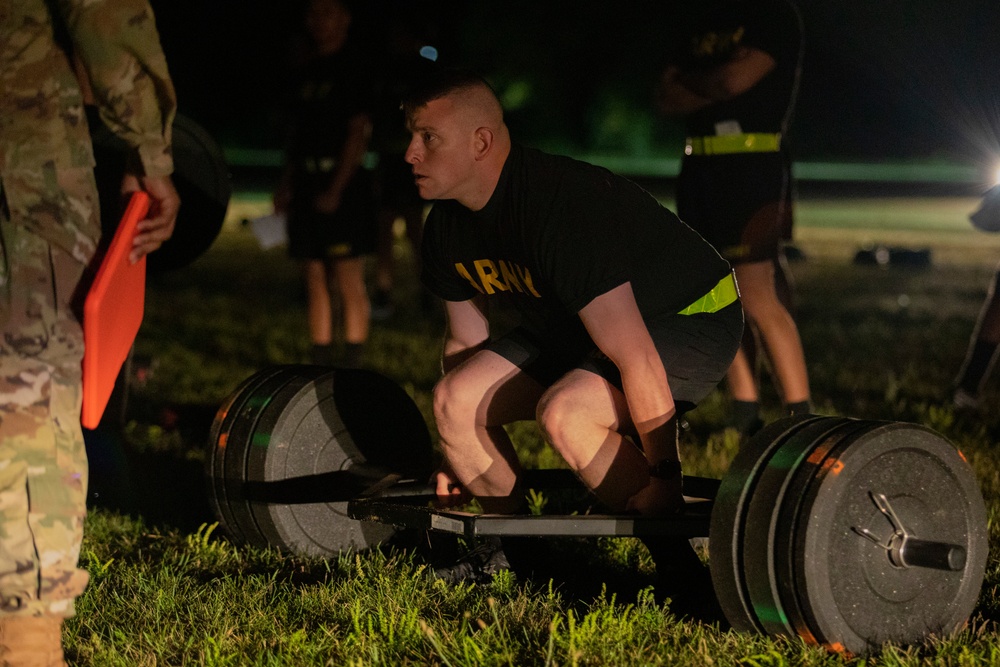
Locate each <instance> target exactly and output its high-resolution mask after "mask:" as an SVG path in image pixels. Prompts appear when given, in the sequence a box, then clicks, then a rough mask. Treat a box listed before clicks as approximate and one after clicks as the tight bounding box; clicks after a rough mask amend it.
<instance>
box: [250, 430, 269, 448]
mask: <svg viewBox="0 0 1000 667" xmlns="http://www.w3.org/2000/svg"><path fill="white" fill-rule="evenodd" d="M250 444H251V445H253V446H254V447H267V446H268V445H270V444H271V434H270V433H261V432H260V431H257V432H256V433H254V434H253V437H252V438H251V439H250Z"/></svg>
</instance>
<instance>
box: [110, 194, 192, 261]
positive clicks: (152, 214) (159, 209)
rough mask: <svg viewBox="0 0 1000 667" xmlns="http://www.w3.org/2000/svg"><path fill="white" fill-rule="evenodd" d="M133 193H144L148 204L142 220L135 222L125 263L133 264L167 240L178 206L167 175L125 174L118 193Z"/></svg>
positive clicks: (175, 220) (174, 222) (178, 199)
mask: <svg viewBox="0 0 1000 667" xmlns="http://www.w3.org/2000/svg"><path fill="white" fill-rule="evenodd" d="M137 190H145V191H146V193H147V194H148V195H149V199H150V203H149V213H147V214H146V219H145V220H141V221H140V222H139V224H138V226H137V228H136V234H135V239H134V240H133V241H132V252H131V253H130V254H129V261H130V262H132V263H133V264H135V263H136V262H138V261H139V259H140V258H142V257H143V256H145V255H148V254H149V253H151V252H153V251H154V250H156V249H157V248H159V247H160V246H161V245H162V244H163V242H164V241H166V240H167V239H169V238H170V236H171V235H172V234H173V233H174V225H175V224H176V222H177V211H179V210H180V207H181V198H180V196H179V195H178V194H177V190H176V188H174V183H173V181H172V180H171V178H170V177H169V176H142V177H137V176H132V175H126V176H125V178H124V179H123V180H122V193H123V194H129V193H131V192H135V191H137Z"/></svg>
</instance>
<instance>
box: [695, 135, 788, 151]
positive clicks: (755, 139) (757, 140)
mask: <svg viewBox="0 0 1000 667" xmlns="http://www.w3.org/2000/svg"><path fill="white" fill-rule="evenodd" d="M779 148H781V135H780V134H762V133H752V134H724V135H719V136H711V137H688V138H687V140H686V143H685V145H684V154H685V155H730V154H732V153H776V152H777V151H778V149H779Z"/></svg>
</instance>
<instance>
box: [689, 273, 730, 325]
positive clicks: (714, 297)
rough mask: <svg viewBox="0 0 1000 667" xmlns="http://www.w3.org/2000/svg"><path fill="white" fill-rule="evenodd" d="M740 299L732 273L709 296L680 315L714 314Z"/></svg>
mask: <svg viewBox="0 0 1000 667" xmlns="http://www.w3.org/2000/svg"><path fill="white" fill-rule="evenodd" d="M739 297H740V291H739V289H738V288H737V287H736V278H734V277H733V274H732V272H731V271H730V272H729V273H728V274H726V277H725V278H723V279H722V280H720V281H719V282H718V284H717V285H716V286H715V287H713V288H712V289H710V290H709V291H708V294H706V295H705V296H703V297H701V298H700V299H698V300H697V301H695V302H694V303H692V304H691V305H690V306H688V307H687V308H685V309H684V310H682V311H680V312H679V313H677V314H678V315H694V314H695V313H714V312H716V311H719V310H722V309H723V308H725V307H726V306H728V305H729V304H731V303H733V302H734V301H736V299H738V298H739Z"/></svg>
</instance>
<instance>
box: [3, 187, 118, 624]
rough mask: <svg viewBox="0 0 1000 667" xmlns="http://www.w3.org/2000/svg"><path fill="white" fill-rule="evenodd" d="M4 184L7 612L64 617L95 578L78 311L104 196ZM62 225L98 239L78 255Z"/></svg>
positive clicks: (81, 243) (89, 190) (80, 246)
mask: <svg viewBox="0 0 1000 667" xmlns="http://www.w3.org/2000/svg"><path fill="white" fill-rule="evenodd" d="M3 183H4V185H5V186H6V187H5V189H6V191H5V192H3V193H2V195H0V206H2V207H3V210H0V325H2V332H3V333H2V340H0V615H8V614H16V615H31V616H38V615H54V616H62V617H68V616H72V615H73V614H74V613H75V608H74V602H75V600H76V598H77V597H78V596H79V595H80V594H81V593H82V592H83V590H84V588H85V587H86V585H87V581H88V579H89V575H88V573H87V572H86V570H83V569H80V568H78V561H79V556H80V547H81V542H82V540H83V521H84V516H85V514H86V492H87V454H86V449H85V445H84V440H83V431H82V428H81V426H80V409H81V402H82V385H81V360H82V356H83V331H82V328H81V325H80V318H79V313H80V308H79V306H80V304H81V303H82V300H81V291H82V288H81V278H82V276H83V275H84V270H85V267H86V265H87V262H88V261H89V259H90V258H91V257H92V256H93V251H94V240H95V239H96V237H97V233H98V232H97V231H96V230H97V229H98V228H99V222H98V215H99V214H98V206H97V190H96V186H95V184H94V180H93V172H92V171H91V170H90V169H84V168H74V169H60V170H58V171H57V170H55V169H54V168H49V169H46V170H43V173H39V174H37V175H28V174H23V173H22V174H18V175H16V176H14V177H12V176H11V175H10V174H5V175H4V180H3ZM12 186H13V187H12ZM4 200H6V204H5V205H4ZM66 222H70V223H72V226H73V228H75V229H77V230H95V231H94V235H93V238H89V239H88V238H84V237H82V236H81V238H79V240H78V242H77V243H76V244H75V245H74V247H73V248H72V249H70V250H67V249H66V248H64V247H62V245H61V244H59V243H53V242H52V241H51V239H53V238H60V239H61V238H65V230H66V228H67V225H65V223H66ZM53 225H54V226H55V227H53ZM47 229H48V230H55V231H53V233H51V234H49V235H48V236H49V238H46V234H45V231H46V230H47ZM60 235H63V236H60Z"/></svg>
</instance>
